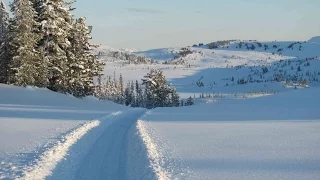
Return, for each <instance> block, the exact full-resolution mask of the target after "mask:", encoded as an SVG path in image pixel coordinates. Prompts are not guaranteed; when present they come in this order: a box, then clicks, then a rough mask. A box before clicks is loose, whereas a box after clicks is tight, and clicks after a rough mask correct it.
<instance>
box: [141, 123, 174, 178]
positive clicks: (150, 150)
mask: <svg viewBox="0 0 320 180" xmlns="http://www.w3.org/2000/svg"><path fill="white" fill-rule="evenodd" d="M137 128H138V130H139V134H140V136H141V138H142V141H143V142H144V144H145V146H146V148H147V154H148V158H149V162H150V166H151V167H152V170H153V171H154V172H155V174H156V176H157V179H159V180H166V179H170V177H171V176H170V174H169V173H168V172H166V171H165V169H164V168H163V167H162V166H161V161H162V158H161V155H160V153H159V152H158V150H157V149H158V148H157V146H156V144H155V143H153V141H152V139H151V137H150V136H149V132H148V131H147V129H146V128H145V126H144V123H143V121H141V120H138V122H137Z"/></svg>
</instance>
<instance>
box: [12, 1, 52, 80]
mask: <svg viewBox="0 0 320 180" xmlns="http://www.w3.org/2000/svg"><path fill="white" fill-rule="evenodd" d="M10 6H11V10H12V13H13V15H14V17H13V19H12V27H11V28H12V31H11V34H10V35H11V36H12V37H13V38H12V41H11V43H12V44H14V45H15V46H16V49H15V50H16V51H14V56H13V58H12V60H11V62H10V68H11V73H12V74H11V83H14V84H16V85H18V86H27V85H30V86H41V85H46V78H44V77H42V76H43V75H45V74H44V73H42V72H41V71H43V70H45V69H46V67H45V66H44V65H45V64H46V63H44V62H43V59H42V58H43V57H41V55H40V53H39V52H38V51H37V50H36V47H37V42H38V41H39V39H40V35H39V34H36V33H35V28H36V25H37V22H36V21H35V17H36V12H35V11H34V9H33V6H32V3H31V1H30V0H15V1H13V3H12V4H11V5H10ZM39 80H41V81H43V82H39Z"/></svg>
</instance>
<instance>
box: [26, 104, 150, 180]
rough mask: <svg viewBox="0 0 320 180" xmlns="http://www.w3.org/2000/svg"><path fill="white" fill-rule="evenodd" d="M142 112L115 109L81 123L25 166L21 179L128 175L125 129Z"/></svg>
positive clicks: (116, 176)
mask: <svg viewBox="0 0 320 180" xmlns="http://www.w3.org/2000/svg"><path fill="white" fill-rule="evenodd" d="M144 113H145V110H144V109H131V110H127V111H123V112H122V111H119V112H114V113H111V114H109V115H107V116H105V117H103V118H101V119H99V120H94V121H89V122H87V123H85V124H84V125H82V126H80V127H79V128H76V129H75V130H73V131H72V132H70V133H69V134H67V135H66V136H65V137H64V141H62V142H59V143H57V144H56V146H54V147H53V148H51V149H50V150H48V151H46V152H44V154H43V155H42V156H41V157H40V158H39V160H37V161H36V163H35V164H34V165H33V166H31V167H26V168H25V171H24V175H23V176H22V177H21V179H77V180H87V179H90V180H98V179H128V178H129V176H128V175H127V174H126V172H127V171H126V169H127V168H126V164H127V163H126V161H127V149H128V148H127V143H128V139H127V138H128V137H129V136H128V132H129V129H130V128H131V127H133V125H134V124H135V123H136V121H137V120H138V119H139V117H140V116H142V115H143V114H144Z"/></svg>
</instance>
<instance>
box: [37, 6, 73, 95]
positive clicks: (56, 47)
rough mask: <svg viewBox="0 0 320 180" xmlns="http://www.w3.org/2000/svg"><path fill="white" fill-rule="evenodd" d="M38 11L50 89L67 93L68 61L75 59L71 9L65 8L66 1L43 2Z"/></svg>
mask: <svg viewBox="0 0 320 180" xmlns="http://www.w3.org/2000/svg"><path fill="white" fill-rule="evenodd" d="M37 9H38V11H39V22H40V23H41V28H40V31H41V34H42V37H43V38H42V39H41V41H40V42H39V45H40V47H42V48H43V50H44V53H45V54H44V55H45V56H46V57H47V58H48V62H49V84H48V88H49V89H51V90H53V91H58V92H67V88H68V87H67V86H68V80H69V77H68V74H67V72H68V68H69V67H68V61H70V58H74V55H73V53H72V51H71V42H70V41H69V38H70V31H71V29H72V21H73V19H72V15H71V14H70V9H69V8H66V7H65V1H64V0H42V1H40V2H39V7H38V8H37Z"/></svg>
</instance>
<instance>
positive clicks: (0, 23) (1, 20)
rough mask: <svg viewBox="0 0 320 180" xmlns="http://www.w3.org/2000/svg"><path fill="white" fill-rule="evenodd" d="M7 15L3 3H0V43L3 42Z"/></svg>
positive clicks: (7, 19) (6, 26)
mask: <svg viewBox="0 0 320 180" xmlns="http://www.w3.org/2000/svg"><path fill="white" fill-rule="evenodd" d="M8 21H9V13H8V12H7V9H6V5H5V4H4V2H3V1H1V3H0V43H2V42H3V40H4V38H5V36H6V33H7V28H8V23H9V22H8Z"/></svg>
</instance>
